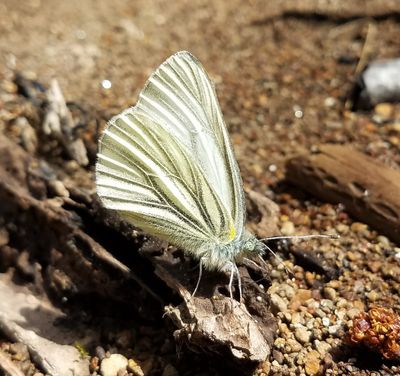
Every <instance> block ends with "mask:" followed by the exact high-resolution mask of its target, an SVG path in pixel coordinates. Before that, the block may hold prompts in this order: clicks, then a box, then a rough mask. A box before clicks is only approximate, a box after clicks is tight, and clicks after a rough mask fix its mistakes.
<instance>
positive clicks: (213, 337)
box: [154, 252, 277, 363]
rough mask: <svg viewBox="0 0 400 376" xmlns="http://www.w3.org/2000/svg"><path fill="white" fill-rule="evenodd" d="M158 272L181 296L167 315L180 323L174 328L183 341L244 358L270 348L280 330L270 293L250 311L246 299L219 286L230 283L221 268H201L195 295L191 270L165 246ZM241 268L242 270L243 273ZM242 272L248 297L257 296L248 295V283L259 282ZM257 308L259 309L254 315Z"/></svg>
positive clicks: (259, 357) (255, 358)
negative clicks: (238, 298)
mask: <svg viewBox="0 0 400 376" xmlns="http://www.w3.org/2000/svg"><path fill="white" fill-rule="evenodd" d="M154 264H155V267H156V269H155V273H156V274H157V275H158V276H159V277H160V278H161V279H163V280H164V281H165V282H166V283H167V285H168V286H169V287H171V288H172V289H174V290H175V291H177V292H178V293H179V295H180V296H181V298H182V299H183V302H182V303H181V304H179V305H178V306H176V307H174V306H172V305H170V306H168V307H166V313H165V316H166V317H168V318H170V319H171V320H172V322H173V323H174V324H175V325H176V327H177V330H176V331H175V333H174V336H175V338H176V340H177V341H178V342H179V343H185V344H186V345H187V346H188V347H189V348H191V349H193V350H194V351H202V352H206V353H210V354H212V355H216V354H218V355H226V354H228V355H229V357H230V358H233V359H234V360H236V361H240V362H242V363H243V362H249V363H251V362H261V361H264V360H265V359H267V357H268V356H269V355H270V353H271V347H272V344H273V340H274V334H275V331H276V328H277V326H276V320H275V319H274V317H273V316H272V314H271V312H270V311H269V297H268V295H267V294H265V293H263V292H260V294H261V295H264V296H263V297H264V299H263V303H261V304H260V307H258V309H257V308H255V307H254V306H253V307H252V311H253V312H252V314H250V313H249V311H248V309H247V307H246V305H245V304H243V303H239V302H238V301H236V300H232V299H230V298H228V297H226V296H224V295H222V294H220V293H218V290H220V289H221V287H223V283H224V282H225V284H226V283H227V280H228V278H227V276H225V275H224V274H222V273H207V272H204V273H203V279H202V280H201V281H200V287H199V290H198V291H197V294H196V296H192V292H191V291H189V289H192V290H193V289H194V284H193V281H192V279H193V272H192V271H190V270H188V269H187V268H185V267H184V266H183V265H182V263H180V262H177V261H176V259H175V258H174V256H173V255H172V254H171V253H170V252H165V253H164V254H163V255H162V256H159V257H157V259H156V260H155V261H154ZM241 274H242V273H241ZM246 277H247V278H242V282H243V283H244V289H243V291H244V301H245V302H246V303H248V300H249V299H252V298H255V297H254V296H252V295H250V296H248V295H247V293H248V292H249V291H250V289H249V288H248V287H247V285H248V284H250V285H251V284H253V285H256V283H255V282H254V281H252V280H251V278H250V277H249V275H248V274H247V275H246ZM254 312H259V315H257V316H256V317H255V315H254Z"/></svg>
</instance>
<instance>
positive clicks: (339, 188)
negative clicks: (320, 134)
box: [287, 145, 400, 243]
mask: <svg viewBox="0 0 400 376" xmlns="http://www.w3.org/2000/svg"><path fill="white" fill-rule="evenodd" d="M287 179H288V180H289V181H291V182H293V183H294V184H296V185H298V186H299V187H301V188H303V189H304V190H306V191H308V192H310V193H311V194H312V195H315V196H316V197H318V198H320V199H321V200H324V201H329V202H334V203H342V204H344V205H345V207H346V210H347V211H348V212H349V213H350V214H351V215H353V216H354V217H355V218H357V219H359V220H360V221H362V222H364V223H367V224H368V225H370V226H371V227H373V228H375V229H376V230H378V231H381V232H382V233H383V234H385V235H387V236H388V237H390V238H391V239H392V240H393V241H395V242H397V243H400V171H398V170H394V169H392V168H389V167H387V166H385V165H383V164H381V163H378V162H376V161H375V160H374V159H373V158H371V157H369V156H366V155H364V154H362V153H360V152H358V151H356V150H354V149H353V148H351V147H349V146H342V145H324V146H321V147H320V150H319V152H318V153H316V154H308V155H302V156H299V157H296V158H293V159H291V160H290V161H289V162H288V163H287Z"/></svg>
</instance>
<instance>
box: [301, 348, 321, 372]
mask: <svg viewBox="0 0 400 376" xmlns="http://www.w3.org/2000/svg"><path fill="white" fill-rule="evenodd" d="M320 363H321V360H320V357H319V353H318V351H316V350H311V351H310V352H309V353H307V355H306V357H305V359H304V369H305V371H306V374H307V375H308V376H315V375H318V374H319V367H320Z"/></svg>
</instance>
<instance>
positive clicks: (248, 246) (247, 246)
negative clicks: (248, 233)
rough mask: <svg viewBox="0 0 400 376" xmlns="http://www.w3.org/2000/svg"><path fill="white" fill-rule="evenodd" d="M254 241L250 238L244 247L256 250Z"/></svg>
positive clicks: (247, 249)
mask: <svg viewBox="0 0 400 376" xmlns="http://www.w3.org/2000/svg"><path fill="white" fill-rule="evenodd" d="M254 246H255V244H254V242H252V241H250V240H248V241H247V242H246V243H245V244H244V248H245V249H246V251H253V250H254Z"/></svg>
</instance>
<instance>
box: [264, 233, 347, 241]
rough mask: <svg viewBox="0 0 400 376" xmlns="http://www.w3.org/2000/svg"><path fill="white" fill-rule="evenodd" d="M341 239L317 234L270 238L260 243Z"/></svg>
mask: <svg viewBox="0 0 400 376" xmlns="http://www.w3.org/2000/svg"><path fill="white" fill-rule="evenodd" d="M321 238H322V239H339V238H340V235H323V234H317V235H292V236H290V235H289V236H271V237H268V238H264V239H260V241H262V242H263V241H268V240H286V239H293V240H299V239H321Z"/></svg>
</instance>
